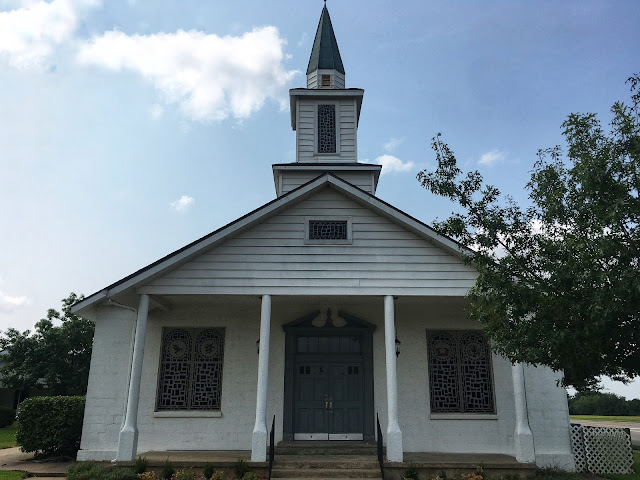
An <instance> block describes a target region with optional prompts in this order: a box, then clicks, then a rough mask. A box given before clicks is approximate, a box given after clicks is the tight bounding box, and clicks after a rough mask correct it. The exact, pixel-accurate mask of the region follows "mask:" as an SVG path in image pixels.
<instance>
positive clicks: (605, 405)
mask: <svg viewBox="0 0 640 480" xmlns="http://www.w3.org/2000/svg"><path fill="white" fill-rule="evenodd" d="M631 405H632V404H631V402H628V401H627V400H626V399H625V398H624V397H620V396H618V395H616V394H615V393H600V392H581V393H578V394H576V395H575V396H574V397H572V398H569V413H570V414H571V415H616V416H626V415H630V414H631V413H630V410H631Z"/></svg>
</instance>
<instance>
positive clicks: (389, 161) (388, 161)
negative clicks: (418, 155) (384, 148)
mask: <svg viewBox="0 0 640 480" xmlns="http://www.w3.org/2000/svg"><path fill="white" fill-rule="evenodd" d="M373 163H377V164H378V165H382V172H381V174H382V175H385V174H387V173H393V172H409V171H411V170H412V169H413V168H414V166H415V164H414V163H413V162H403V161H402V160H400V159H399V158H398V157H394V156H393V155H388V154H384V155H380V156H379V157H378V158H376V159H375V160H374V161H373Z"/></svg>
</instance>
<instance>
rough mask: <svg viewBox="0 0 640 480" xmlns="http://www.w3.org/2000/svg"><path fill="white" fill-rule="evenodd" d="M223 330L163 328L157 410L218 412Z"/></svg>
mask: <svg viewBox="0 0 640 480" xmlns="http://www.w3.org/2000/svg"><path fill="white" fill-rule="evenodd" d="M223 355H224V329H222V328H206V329H202V328H165V329H164V330H163V336H162V351H161V358H160V383H159V386H158V402H157V410H220V399H221V396H222V360H223Z"/></svg>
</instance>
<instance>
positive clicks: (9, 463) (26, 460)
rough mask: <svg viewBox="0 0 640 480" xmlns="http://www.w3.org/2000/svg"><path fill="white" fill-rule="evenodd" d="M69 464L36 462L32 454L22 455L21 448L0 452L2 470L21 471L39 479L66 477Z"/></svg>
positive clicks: (0, 468)
mask: <svg viewBox="0 0 640 480" xmlns="http://www.w3.org/2000/svg"><path fill="white" fill-rule="evenodd" d="M69 464H71V462H46V461H37V460H34V459H33V454H32V453H22V452H21V451H20V447H13V448H5V449H3V450H0V470H21V471H23V472H28V473H29V474H30V475H31V476H35V477H38V478H45V477H58V478H59V477H65V476H66V474H67V467H68V466H69Z"/></svg>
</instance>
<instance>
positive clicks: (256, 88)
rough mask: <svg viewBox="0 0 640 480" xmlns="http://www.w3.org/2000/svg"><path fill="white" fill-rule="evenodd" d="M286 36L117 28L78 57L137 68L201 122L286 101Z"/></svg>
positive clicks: (263, 31)
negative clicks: (140, 32)
mask: <svg viewBox="0 0 640 480" xmlns="http://www.w3.org/2000/svg"><path fill="white" fill-rule="evenodd" d="M284 44H285V40H284V39H283V38H281V37H280V34H279V32H278V29H277V28H275V27H272V26H267V27H261V28H254V29H253V30H251V31H250V32H246V33H244V34H242V35H240V36H235V37H234V36H226V37H219V36H217V35H213V34H209V35H208V34H205V33H203V32H199V31H195V30H190V31H183V30H178V31H177V32H176V33H156V34H150V35H126V34H125V33H122V32H119V31H116V30H113V31H109V32H106V33H105V34H103V35H102V36H99V37H94V38H93V39H92V40H91V41H90V42H88V43H86V44H84V45H82V46H81V48H80V51H79V53H78V56H77V58H78V61H79V62H80V63H81V64H83V65H95V66H98V67H102V68H105V69H108V70H112V71H116V72H119V71H122V70H128V71H132V72H135V73H138V74H139V75H141V76H142V77H144V78H145V79H147V80H148V81H149V82H151V83H152V84H153V85H154V87H155V88H156V89H157V90H159V91H160V92H161V93H162V95H163V99H164V101H165V102H166V103H167V104H178V105H179V108H180V110H181V111H182V112H183V113H184V114H185V115H186V117H187V118H190V119H192V120H198V121H210V120H222V119H225V118H227V117H229V116H232V117H234V118H238V119H242V118H246V117H248V116H249V115H251V113H253V112H254V111H256V110H258V109H260V108H261V107H262V106H263V104H264V102H265V101H266V100H267V99H274V100H276V101H278V102H280V105H281V108H286V105H287V101H288V100H287V86H288V83H289V82H290V80H291V79H292V77H293V76H294V75H295V74H296V73H297V71H294V70H286V69H285V67H284V65H283V61H284V60H285V58H286V57H285V54H284V52H283V46H284Z"/></svg>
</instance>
